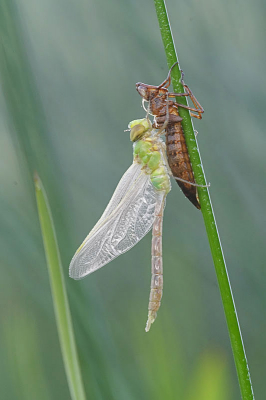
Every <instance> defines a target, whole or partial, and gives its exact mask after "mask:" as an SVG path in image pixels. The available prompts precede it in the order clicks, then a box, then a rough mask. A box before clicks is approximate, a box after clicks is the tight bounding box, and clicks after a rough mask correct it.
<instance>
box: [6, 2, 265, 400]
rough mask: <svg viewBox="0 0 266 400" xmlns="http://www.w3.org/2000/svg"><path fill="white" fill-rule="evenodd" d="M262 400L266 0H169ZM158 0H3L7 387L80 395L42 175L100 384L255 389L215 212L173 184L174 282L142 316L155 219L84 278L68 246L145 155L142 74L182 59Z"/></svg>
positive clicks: (167, 394)
mask: <svg viewBox="0 0 266 400" xmlns="http://www.w3.org/2000/svg"><path fill="white" fill-rule="evenodd" d="M168 12H169V15H170V19H171V22H172V29H173V34H174V37H175V41H176V46H177V50H178V55H179V59H180V62H181V67H182V69H183V70H184V71H185V74H186V76H185V79H186V82H187V83H188V85H189V86H190V87H191V89H192V90H193V93H194V94H195V95H196V96H197V97H198V99H199V100H200V102H201V103H202V104H203V106H204V108H205V114H204V119H203V121H201V122H196V123H195V128H196V129H197V130H198V131H199V135H198V137H197V138H198V141H199V145H200V150H201V155H202V158H203V161H204V167H205V171H206V174H207V179H208V181H211V195H212V200H213V204H214V208H215V212H216V218H217V222H218V225H219V229H220V234H221V238H222V242H223V247H224V251H225V255H226V259H227V264H228V269H229V273H230V276H231V283H232V286H233V290H234V294H235V300H236V304H237V309H238V312H239V318H240V323H241V326H242V333H243V336H244V340H245V346H246V351H247V355H248V359H249V366H250V369H251V375H252V380H253V385H254V390H255V395H256V396H257V398H258V399H259V398H264V396H265V391H266V387H265V379H263V378H264V375H265V367H266V365H265V359H266V346H265V334H264V332H265V327H266V326H265V325H266V321H265V311H264V308H265V300H266V295H265V290H264V286H265V272H264V264H265V261H264V260H265V244H264V242H265V234H266V228H265V226H266V214H265V197H266V183H265V176H266V161H265V123H264V115H265V112H264V102H265V100H264V98H265V92H266V80H265V74H264V69H265V61H266V60H265V58H266V53H265V51H264V47H265V38H264V26H265V22H266V21H265V17H266V4H264V3H263V2H261V1H259V0H255V1H251V0H244V1H242V2H241V3H239V2H236V3H232V2H229V1H228V0H226V1H220V2H216V3H213V2H211V1H210V0H205V1H203V2H200V3H199V2H197V1H192V2H183V3H182V2H181V3H180V2H179V3H177V2H175V1H172V0H169V1H168ZM157 24H158V23H157V20H156V16H155V11H154V9H153V4H152V2H150V3H148V2H142V1H139V0H138V1H134V2H125V1H122V0H120V1H112V2H104V1H101V0H98V1H94V2H88V1H85V0H76V1H75V2H73V1H70V0H58V1H56V2H54V1H52V0H41V1H39V2H34V1H32V0H21V1H14V0H12V1H10V0H3V1H2V2H1V5H0V40H1V48H0V73H1V75H0V79H1V95H0V113H1V118H0V124H1V135H0V141H1V143H0V149H1V157H0V163H1V169H0V171H1V187H2V190H1V196H0V206H1V223H0V237H1V240H0V246H1V248H0V250H1V252H0V254H1V259H0V260H1V266H2V268H1V271H2V276H1V281H0V307H1V326H0V339H1V340H0V343H1V344H0V346H1V363H0V377H1V378H0V379H1V398H3V399H5V400H14V399H22V400H23V399H27V400H31V399H34V400H35V399H41V400H46V399H70V395H69V390H68V387H67V381H66V376H65V372H64V367H63V363H62V357H61V352H60V348H59V341H58V336H57V331H56V326H55V317H54V311H53V304H52V299H51V292H50V287H49V280H48V272H47V267H46V262H45V257H44V250H43V244H42V239H41V233H40V227H39V222H38V218H37V211H36V204H35V198H34V188H33V181H32V174H33V171H34V170H35V169H37V170H38V172H39V175H40V176H41V178H42V180H43V183H44V185H45V187H46V189H47V192H48V196H49V201H50V204H51V209H52V213H53V217H54V220H55V226H56V232H57V236H58V241H59V248H60V251H61V256H62V263H63V268H64V271H65V278H66V281H67V286H68V287H67V289H68V293H69V300H70V305H71V311H72V316H73V320H74V329H75V334H76V339H77V346H78V352H79V357H80V362H81V368H82V374H83V379H84V383H85V387H86V391H87V395H88V398H90V399H95V400H98V399H104V400H106V399H108V400H109V399H110V400H111V399H115V400H120V399H121V400H131V399H138V400H142V399H143V400H144V399H145V400H146V399H162V398H163V399H165V400H168V399H177V398H178V399H182V400H183V399H184V400H201V399H204V400H216V399H217V400H236V399H240V394H239V389H238V384H237V378H236V373H235V368H234V364H233V359H232V354H231V349H230V343H229V338H228V334H227V330H226V324H225V320H224V315H223V310H222V306H221V301H220V297H219V290H218V287H217V283H216V278H215V273H214V269H213V265H212V260H211V256H210V251H209V247H208V243H207V239H206V234H205V232H204V226H203V221H202V217H201V214H200V212H198V211H197V210H196V209H194V208H193V207H192V206H191V204H190V203H189V202H188V201H187V200H186V199H185V197H184V196H183V195H182V193H181V192H180V191H179V189H178V186H177V185H176V184H175V183H173V190H172V192H171V193H170V194H169V196H168V198H167V207H166V210H165V219H164V247H163V250H164V267H165V268H164V270H165V272H164V276H165V280H164V282H165V283H164V287H165V290H164V298H163V303H162V307H161V309H160V311H159V314H158V318H157V320H156V322H155V324H154V325H153V327H152V329H151V332H150V333H148V334H146V333H145V331H144V326H145V321H146V314H147V303H148V292H149V285H150V239H151V238H150V235H148V236H147V237H146V238H145V239H143V241H142V242H141V243H139V244H138V246H137V247H136V248H134V249H132V250H131V251H130V252H128V253H127V254H125V255H123V256H121V257H119V258H118V259H116V260H115V261H113V262H112V264H110V265H109V266H107V267H105V268H103V269H101V270H99V271H98V272H96V273H95V274H93V275H91V276H89V277H88V278H86V279H84V280H83V281H80V282H75V281H71V280H70V279H68V264H69V261H70V259H71V257H72V255H73V253H74V251H75V250H76V248H77V247H78V246H79V244H80V242H81V241H82V240H83V239H84V237H85V235H86V234H87V233H88V231H89V230H90V229H91V228H92V226H93V224H94V223H95V222H96V221H97V219H98V218H99V216H100V215H101V213H102V211H103V209H104V207H105V205H106V204H107V202H108V200H109V198H110V197H111V194H112V192H113V190H114V188H115V186H116V184H117V182H118V180H119V179H120V177H121V175H122V174H123V172H124V171H125V169H126V168H127V167H128V166H129V165H130V163H131V161H132V147H131V143H130V141H129V137H128V133H126V132H124V129H126V128H127V123H128V121H130V120H132V119H135V118H140V117H143V116H144V112H143V110H142V108H141V101H140V97H139V95H138V94H137V93H136V91H135V82H137V81H143V82H147V83H151V84H159V83H160V82H161V81H162V80H163V79H164V78H165V76H166V74H167V66H166V62H165V56H164V51H163V47H162V44H161V38H160V32H159V30H158V27H157Z"/></svg>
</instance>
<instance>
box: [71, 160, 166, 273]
mask: <svg viewBox="0 0 266 400" xmlns="http://www.w3.org/2000/svg"><path fill="white" fill-rule="evenodd" d="M161 201H162V196H161V192H158V191H156V189H155V188H154V186H153V185H152V183H151V181H150V177H149V175H147V174H145V173H143V172H142V170H141V166H140V165H138V164H133V165H132V166H131V167H130V168H129V169H128V170H127V172H126V173H125V174H124V175H123V177H122V179H121V180H120V182H119V184H118V186H117V188H116V190H115V192H114V194H113V196H112V199H111V200H110V202H109V204H108V206H107V208H106V210H105V211H104V213H103V215H102V217H101V218H100V220H99V221H98V222H97V224H96V225H95V227H94V228H93V229H92V231H91V232H90V234H89V235H88V236H87V238H86V239H85V240H84V242H83V243H82V245H81V246H80V248H79V249H78V250H77V252H76V254H75V255H74V257H73V259H72V261H71V263H70V268H69V274H70V276H71V278H74V279H81V278H83V277H85V276H86V275H88V274H90V273H91V272H93V271H95V270H97V269H98V268H101V267H102V266H104V265H105V264H107V263H109V262H110V261H112V260H113V259H114V258H116V257H118V256H119V255H120V254H123V253H125V252H126V251H127V250H129V249H130V248H131V247H133V246H134V245H135V244H136V243H138V242H139V241H140V240H141V239H142V238H143V237H144V236H145V235H146V234H147V233H148V232H149V230H150V229H151V227H152V225H153V222H154V212H155V206H156V204H158V202H161Z"/></svg>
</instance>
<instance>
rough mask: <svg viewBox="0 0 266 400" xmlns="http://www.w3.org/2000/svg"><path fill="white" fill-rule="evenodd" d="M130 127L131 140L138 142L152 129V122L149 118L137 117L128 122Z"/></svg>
mask: <svg viewBox="0 0 266 400" xmlns="http://www.w3.org/2000/svg"><path fill="white" fill-rule="evenodd" d="M128 127H129V129H130V140H131V142H136V141H137V140H139V139H141V138H142V137H143V136H144V135H145V134H146V132H147V131H148V130H149V129H151V122H150V120H149V119H147V118H143V119H135V120H134V121H131V122H130V123H129V124H128Z"/></svg>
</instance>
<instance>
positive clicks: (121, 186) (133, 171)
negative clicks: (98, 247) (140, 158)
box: [84, 163, 142, 242]
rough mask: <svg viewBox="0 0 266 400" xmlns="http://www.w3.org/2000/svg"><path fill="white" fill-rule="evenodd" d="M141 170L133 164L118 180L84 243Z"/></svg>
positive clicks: (110, 211) (118, 201)
mask: <svg viewBox="0 0 266 400" xmlns="http://www.w3.org/2000/svg"><path fill="white" fill-rule="evenodd" d="M141 168H142V165H141V164H138V163H133V164H132V165H131V166H130V167H129V168H128V169H127V170H126V172H125V173H124V175H123V176H122V178H121V179H120V181H119V183H118V185H117V187H116V189H115V191H114V193H113V196H112V197H111V200H110V201H109V203H108V204H107V207H106V209H105V210H104V212H103V214H102V216H101V218H100V219H99V221H98V222H97V224H96V225H95V226H94V228H93V229H92V230H91V232H90V233H89V235H88V236H87V237H86V239H85V240H84V242H85V241H86V240H87V239H88V238H89V236H91V235H92V234H93V232H95V230H97V229H98V227H99V226H100V225H101V224H102V222H103V221H105V220H106V218H107V217H108V215H110V214H111V213H112V212H113V211H114V210H115V208H116V207H117V206H118V204H119V203H120V202H121V200H122V199H123V197H124V196H125V194H126V192H127V191H128V190H129V188H130V186H132V185H133V184H134V182H135V181H136V180H137V179H138V177H139V176H140V174H141V172H142V171H141Z"/></svg>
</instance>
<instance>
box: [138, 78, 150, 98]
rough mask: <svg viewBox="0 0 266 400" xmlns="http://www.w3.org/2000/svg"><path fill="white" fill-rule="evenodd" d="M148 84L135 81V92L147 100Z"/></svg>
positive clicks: (148, 95)
mask: <svg viewBox="0 0 266 400" xmlns="http://www.w3.org/2000/svg"><path fill="white" fill-rule="evenodd" d="M148 86H149V85H145V83H141V82H138V83H136V89H137V92H138V93H139V94H140V95H141V97H142V98H143V99H145V100H147V101H149V97H150V91H149V87H148Z"/></svg>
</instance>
